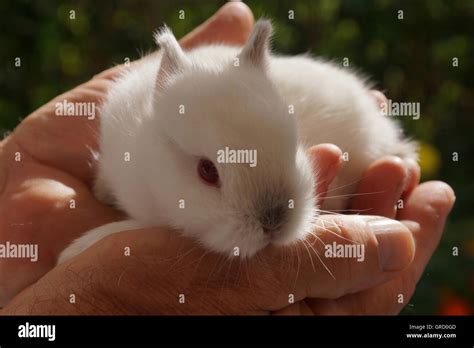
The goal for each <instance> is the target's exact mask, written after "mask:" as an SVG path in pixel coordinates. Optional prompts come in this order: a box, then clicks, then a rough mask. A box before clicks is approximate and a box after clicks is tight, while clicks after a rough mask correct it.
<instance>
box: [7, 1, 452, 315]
mask: <svg viewBox="0 0 474 348" xmlns="http://www.w3.org/2000/svg"><path fill="white" fill-rule="evenodd" d="M252 24H253V17H252V14H251V12H250V11H249V9H248V8H247V7H246V6H245V5H243V4H240V3H236V2H232V3H229V4H227V5H225V6H224V7H223V8H222V9H221V10H220V11H219V12H218V13H216V15H214V16H213V17H212V18H211V19H210V20H208V21H207V22H206V23H204V24H203V25H202V26H200V27H199V28H197V29H195V30H194V31H193V32H192V33H190V34H189V35H187V36H186V37H185V38H183V39H182V41H181V44H182V45H183V47H185V48H192V47H195V46H196V45H200V44H203V43H208V42H228V43H232V44H242V43H243V42H245V40H246V38H247V36H248V35H249V33H250V31H251V27H252ZM124 68H125V67H121V66H119V67H116V68H113V69H109V70H107V71H105V72H104V73H102V74H100V75H98V76H96V77H95V78H94V79H92V80H91V81H89V82H87V83H85V84H83V85H81V86H79V87H77V88H76V89H74V90H72V91H69V92H67V93H65V94H63V95H61V96H59V97H57V98H55V99H54V100H53V101H51V102H50V103H48V104H47V105H45V106H44V107H42V108H40V109H39V110H37V111H36V112H34V113H33V114H32V115H30V116H29V117H28V118H26V119H25V121H23V122H22V124H21V125H20V126H19V127H18V128H17V129H16V130H15V132H14V133H13V134H12V135H11V136H9V137H8V138H6V139H5V140H4V141H3V142H2V143H1V144H0V194H1V196H0V212H1V214H0V215H1V216H2V219H1V220H0V240H2V241H10V242H11V243H19V244H21V243H27V244H30V243H34V244H38V245H39V250H40V257H39V260H38V261H37V262H36V263H32V262H30V261H29V260H22V259H1V260H0V281H1V282H2V283H1V284H0V296H3V299H2V298H0V301H2V300H5V299H7V298H9V297H10V296H11V295H13V294H15V293H17V292H18V291H20V290H21V289H23V288H25V287H27V286H28V285H30V284H32V285H30V286H28V287H27V288H26V289H25V290H24V291H23V292H21V293H20V294H19V295H18V296H16V298H15V299H14V300H12V301H11V303H10V304H9V305H8V306H7V307H6V308H5V309H4V311H3V313H17V314H67V313H70V314H101V313H102V314H105V313H107V314H114V313H115V314H144V313H148V314H151V313H153V314H176V313H182V314H213V313H224V314H228V313H239V314H272V313H273V314H290V313H299V314H312V313H316V314H339V313H347V314H363V313H380V314H383V313H396V312H397V311H399V310H400V308H401V306H403V304H394V302H395V300H394V296H395V295H397V294H398V293H403V294H404V295H405V301H407V300H408V299H409V297H410V296H411V293H412V292H413V289H414V287H415V285H416V282H417V280H418V278H419V276H420V274H421V273H422V271H423V269H424V267H425V265H426V262H427V260H428V259H429V257H430V256H431V254H432V253H433V251H434V248H435V247H436V244H437V241H438V240H439V236H440V234H441V232H442V229H443V225H444V220H445V218H446V215H447V214H448V212H449V210H450V208H451V206H452V203H453V200H454V196H453V194H452V191H450V190H449V188H448V187H447V185H446V184H442V183H428V184H423V185H421V186H417V184H418V178H419V175H418V169H417V166H416V165H414V164H412V163H407V164H405V163H402V162H401V161H400V160H397V159H394V158H388V159H382V160H380V161H379V162H377V163H374V165H373V166H372V167H371V168H369V170H368V171H367V173H366V176H365V177H364V179H363V180H362V182H361V183H360V185H359V193H362V194H361V195H360V196H356V197H357V199H355V200H354V201H353V207H352V209H353V210H356V211H360V212H361V213H367V214H370V215H381V216H386V217H387V218H390V219H384V218H381V217H374V216H371V217H361V216H356V215H353V216H324V217H322V218H321V220H320V227H319V228H318V229H317V230H316V231H314V236H311V237H310V238H308V240H306V241H305V242H301V243H299V244H297V245H295V246H294V247H291V248H276V247H270V248H267V249H266V250H264V251H263V252H261V253H260V254H258V256H257V257H255V258H254V259H251V260H240V259H236V260H232V259H231V260H229V259H224V258H222V257H221V256H219V255H215V254H212V253H208V252H206V251H204V250H202V249H201V248H200V247H199V246H197V245H196V244H195V243H193V242H192V241H190V240H188V239H185V238H182V237H180V236H178V235H177V234H176V233H175V232H171V231H167V230H164V229H152V231H150V230H142V231H133V232H124V233H121V234H117V235H113V236H110V237H108V238H107V239H104V240H103V241H101V242H99V243H97V244H96V245H94V246H93V247H92V248H90V249H89V250H87V251H86V252H84V253H83V254H81V255H79V256H78V257H76V258H74V259H72V260H71V261H70V262H67V263H65V264H63V265H61V266H59V267H55V268H53V267H54V265H55V261H56V257H57V255H58V254H59V252H60V251H61V250H62V249H63V248H64V247H65V246H66V245H67V244H68V243H69V242H70V241H71V240H72V239H74V238H76V237H77V236H79V235H80V234H81V233H83V232H84V231H87V230H89V229H91V228H94V227H97V226H99V225H102V224H105V223H108V222H111V221H116V220H120V219H122V218H123V216H122V215H121V214H120V213H119V212H117V211H115V210H113V209H111V208H109V207H106V206H104V205H102V204H100V203H99V202H98V201H97V200H96V199H95V198H94V196H93V195H92V193H91V182H92V177H93V168H92V165H91V163H90V161H91V155H90V151H91V150H96V149H97V134H96V133H97V122H98V119H96V120H87V119H86V118H63V117H57V116H56V115H55V104H56V103H57V102H61V101H63V100H64V99H67V100H68V101H70V102H75V101H78V102H92V103H97V104H100V102H101V100H102V99H103V98H104V96H105V93H106V91H107V88H108V87H109V86H110V84H111V81H112V79H113V78H114V77H115V76H116V75H117V73H119V71H120V70H121V69H124ZM310 152H311V155H312V156H313V157H314V158H315V159H316V160H317V162H318V163H319V167H318V168H315V169H317V170H318V173H319V175H320V179H321V180H320V182H321V185H320V187H319V188H318V191H319V192H320V193H321V195H320V197H321V199H322V198H323V196H324V192H325V191H326V190H327V186H328V185H329V183H330V182H331V180H332V178H333V177H334V176H335V175H336V174H337V172H338V170H339V166H340V165H341V161H340V151H339V150H338V149H337V148H336V147H334V146H330V145H321V146H318V147H315V148H313V149H311V150H310ZM18 154H20V160H19V161H18ZM400 180H401V181H402V182H403V183H400ZM379 191H380V192H382V193H381V194H379V195H378V196H375V195H371V194H369V195H366V194H364V193H367V192H379ZM326 196H327V197H326V199H330V192H328V193H327V194H326ZM377 197H378V198H377ZM400 197H402V198H404V202H405V205H404V208H403V209H402V210H397V209H394V203H395V202H398V199H399V198H400ZM73 206H74V208H72V207H73ZM394 218H396V219H397V220H412V221H415V222H416V223H413V222H410V223H404V224H402V223H399V222H397V221H396V220H393V219H394ZM150 232H152V233H150ZM414 240H415V242H416V246H417V248H416V250H415V244H414ZM333 242H336V243H342V244H344V243H354V242H356V243H359V244H361V245H364V247H365V261H364V262H358V261H357V260H354V259H340V258H327V257H324V251H325V250H324V245H325V244H331V243H333ZM125 250H128V254H127V253H125V252H124V251H125ZM319 257H321V260H320V259H319ZM412 260H413V262H412ZM48 271H49V273H47V272H48ZM45 273H47V274H45ZM71 295H74V296H75V301H74V303H71V301H70V300H71Z"/></svg>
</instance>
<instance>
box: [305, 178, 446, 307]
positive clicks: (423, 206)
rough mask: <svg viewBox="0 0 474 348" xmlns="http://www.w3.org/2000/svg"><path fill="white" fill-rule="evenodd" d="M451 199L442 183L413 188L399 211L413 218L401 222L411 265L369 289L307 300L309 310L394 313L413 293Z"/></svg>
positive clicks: (404, 216)
mask: <svg viewBox="0 0 474 348" xmlns="http://www.w3.org/2000/svg"><path fill="white" fill-rule="evenodd" d="M454 201H455V196H454V192H453V191H452V189H451V188H450V187H449V186H448V185H446V184H444V183H441V182H428V183H424V184H422V185H420V186H419V187H417V188H416V189H415V190H414V191H413V193H412V195H411V196H410V198H409V199H408V201H407V204H406V206H405V208H404V209H403V210H401V211H400V214H399V215H400V216H401V217H402V218H405V219H410V220H413V221H415V223H414V222H412V221H405V222H404V223H405V225H406V226H407V227H409V228H410V230H411V231H412V233H413V236H414V238H415V244H416V245H417V248H416V252H415V258H414V260H413V262H412V264H411V265H410V266H409V267H408V268H407V269H406V270H405V271H403V272H401V273H400V275H399V276H398V277H396V278H395V279H393V280H391V281H389V282H387V283H385V284H382V285H379V286H377V287H374V288H372V289H368V290H366V291H362V292H359V293H357V294H351V295H347V296H343V297H341V298H340V299H337V300H333V301H327V300H320V299H311V300H308V301H307V303H308V305H309V306H310V307H311V309H312V311H313V312H314V313H315V314H320V315H325V314H335V315H354V314H355V315H363V314H372V315H377V314H378V315H380V314H398V313H399V312H400V310H401V309H402V308H403V307H404V306H405V305H406V303H407V302H408V300H409V299H410V298H411V296H412V295H413V292H414V290H415V286H416V283H417V282H418V280H419V279H420V277H421V275H422V273H423V271H424V269H425V267H426V264H427V262H428V261H429V259H430V257H431V255H432V254H433V252H434V250H435V248H436V246H437V245H438V242H439V239H440V236H441V233H442V231H443V229H444V224H445V221H446V218H447V216H448V214H449V212H450V211H451V209H452V206H453V204H454Z"/></svg>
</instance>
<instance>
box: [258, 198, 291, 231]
mask: <svg viewBox="0 0 474 348" xmlns="http://www.w3.org/2000/svg"><path fill="white" fill-rule="evenodd" d="M286 221H287V209H286V207H285V206H283V205H277V206H271V207H265V208H264V209H263V210H262V212H261V214H260V223H261V225H262V229H263V232H264V233H265V234H270V233H275V232H276V231H277V230H279V229H280V228H281V227H282V226H283V225H284V224H285V223H286Z"/></svg>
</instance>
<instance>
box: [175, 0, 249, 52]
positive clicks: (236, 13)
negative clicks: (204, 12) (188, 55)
mask: <svg viewBox="0 0 474 348" xmlns="http://www.w3.org/2000/svg"><path fill="white" fill-rule="evenodd" d="M253 22H254V18H253V14H252V11H251V10H250V8H249V7H248V6H247V5H245V4H244V3H242V2H235V1H234V2H228V3H226V4H225V5H224V6H222V7H221V8H220V9H219V11H217V12H216V13H215V14H214V15H213V16H212V17H211V18H209V19H208V20H207V21H205V22H204V23H203V24H201V25H200V26H198V27H197V28H196V29H194V30H193V31H192V32H191V33H189V34H188V35H186V36H185V37H183V38H182V39H181V40H180V43H181V46H182V47H183V48H184V49H191V48H194V47H196V46H199V45H203V44H211V43H226V44H229V45H235V46H240V45H243V44H244V43H245V41H246V40H247V38H248V36H249V35H250V32H251V31H252V27H253Z"/></svg>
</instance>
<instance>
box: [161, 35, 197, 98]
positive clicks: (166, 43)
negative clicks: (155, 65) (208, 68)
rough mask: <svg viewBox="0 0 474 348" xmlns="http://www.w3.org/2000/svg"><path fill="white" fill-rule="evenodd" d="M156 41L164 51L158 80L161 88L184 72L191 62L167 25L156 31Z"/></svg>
mask: <svg viewBox="0 0 474 348" xmlns="http://www.w3.org/2000/svg"><path fill="white" fill-rule="evenodd" d="M155 41H156V43H157V44H158V45H159V46H160V48H161V51H162V58H161V65H160V71H159V72H158V77H157V82H156V83H157V87H158V88H159V89H161V88H163V87H164V86H165V85H166V81H167V80H168V79H169V78H171V77H172V76H173V75H176V74H179V73H180V72H182V71H183V70H184V69H185V68H186V67H188V66H189V65H190V62H189V59H188V58H187V57H186V54H185V53H184V52H183V49H182V48H181V46H180V45H179V43H178V41H177V40H176V38H175V37H174V35H173V33H172V32H171V30H170V29H169V28H168V27H167V26H164V27H163V28H162V29H160V30H159V31H158V32H157V33H155Z"/></svg>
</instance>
